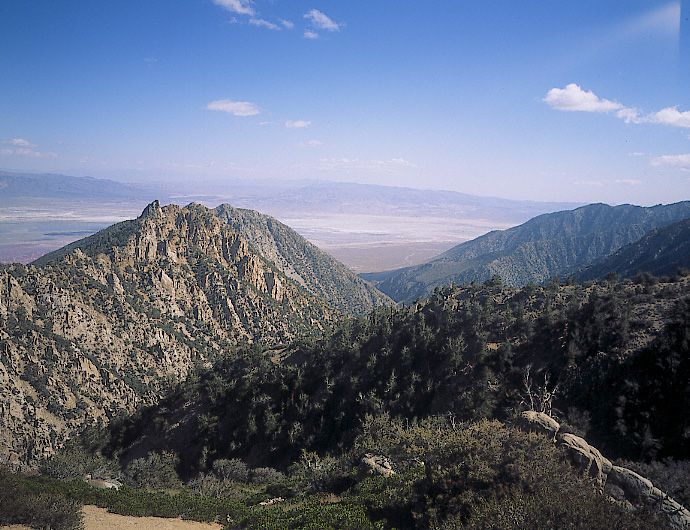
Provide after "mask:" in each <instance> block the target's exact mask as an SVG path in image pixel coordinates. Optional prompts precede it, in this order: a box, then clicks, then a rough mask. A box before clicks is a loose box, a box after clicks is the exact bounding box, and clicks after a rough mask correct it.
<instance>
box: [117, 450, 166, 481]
mask: <svg viewBox="0 0 690 530" xmlns="http://www.w3.org/2000/svg"><path fill="white" fill-rule="evenodd" d="M177 464H178V459H177V456H176V455H175V454H174V453H171V452H163V453H149V454H148V455H146V456H145V457H144V458H137V459H135V460H132V461H131V462H130V463H129V465H128V466H127V467H126V468H125V477H126V480H127V482H128V483H129V484H130V485H132V486H135V487H140V488H143V487H149V488H174V487H176V486H179V485H180V478H179V477H178V476H177V471H175V467H176V466H177Z"/></svg>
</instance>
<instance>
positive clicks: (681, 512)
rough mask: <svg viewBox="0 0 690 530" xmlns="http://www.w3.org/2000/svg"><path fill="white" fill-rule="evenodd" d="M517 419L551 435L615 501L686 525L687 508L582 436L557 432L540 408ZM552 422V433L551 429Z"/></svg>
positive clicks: (689, 523)
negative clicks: (603, 452) (612, 459)
mask: <svg viewBox="0 0 690 530" xmlns="http://www.w3.org/2000/svg"><path fill="white" fill-rule="evenodd" d="M521 420H522V424H523V426H525V427H526V428H527V429H528V430H530V431H534V432H541V433H545V434H548V435H549V437H551V438H552V439H554V440H555V441H556V443H558V445H560V446H561V447H563V448H564V449H565V450H566V451H567V453H568V456H569V457H570V458H571V460H572V461H573V464H575V465H576V466H577V467H578V468H579V469H581V470H582V471H583V473H585V474H587V475H589V476H591V477H592V478H593V479H594V480H595V481H596V483H597V484H598V485H599V486H600V487H602V488H603V489H604V491H605V492H606V493H607V495H608V496H609V497H610V498H611V499H612V500H614V501H615V502H618V503H620V504H621V505H623V506H626V507H627V508H629V509H631V510H635V509H638V508H641V507H646V508H648V509H652V510H654V511H655V512H656V513H657V514H658V515H660V516H661V517H663V518H664V519H665V520H666V521H667V522H668V523H669V525H670V526H671V527H672V528H674V529H677V530H688V529H690V511H688V510H687V509H686V508H685V507H683V506H682V505H681V504H679V503H678V502H676V501H675V500H674V499H672V498H671V497H669V496H668V495H667V494H666V493H664V492H663V491H661V490H660V489H659V488H657V487H655V486H654V484H652V482H651V481H650V480H648V479H646V478H644V477H643V476H641V475H638V474H637V473H635V472H634V471H631V470H630V469H627V468H624V467H619V466H614V465H613V464H612V463H611V461H610V460H608V459H607V458H605V457H604V456H602V454H601V453H600V452H599V451H598V450H597V449H596V448H595V447H593V446H591V445H589V444H588V443H587V442H586V441H585V440H584V438H582V437H580V436H575V435H574V434H570V433H560V432H558V431H559V430H560V425H559V424H558V422H557V421H556V420H554V419H553V418H551V417H550V416H548V415H547V414H544V413H543V412H535V411H527V412H523V413H522V416H521ZM545 426H548V428H545ZM554 426H555V427H556V431H555V433H553V427H554ZM552 433H553V435H552Z"/></svg>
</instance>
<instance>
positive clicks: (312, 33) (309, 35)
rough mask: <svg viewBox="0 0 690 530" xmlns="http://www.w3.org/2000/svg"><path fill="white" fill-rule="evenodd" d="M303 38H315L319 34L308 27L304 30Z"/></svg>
mask: <svg viewBox="0 0 690 530" xmlns="http://www.w3.org/2000/svg"><path fill="white" fill-rule="evenodd" d="M304 38H305V39H309V40H316V39H318V38H319V34H318V33H316V32H315V31H311V30H310V29H308V30H305V32H304Z"/></svg>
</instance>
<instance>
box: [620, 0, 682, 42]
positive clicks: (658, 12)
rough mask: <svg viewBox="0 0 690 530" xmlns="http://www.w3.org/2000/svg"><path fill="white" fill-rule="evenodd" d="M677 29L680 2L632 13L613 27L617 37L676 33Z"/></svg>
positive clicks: (678, 29)
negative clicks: (635, 13)
mask: <svg viewBox="0 0 690 530" xmlns="http://www.w3.org/2000/svg"><path fill="white" fill-rule="evenodd" d="M679 31H680V2H669V3H668V4H665V5H662V6H659V7H655V8H653V9H651V10H649V11H646V12H644V13H642V14H640V15H634V16H632V17H631V18H629V19H627V20H626V21H624V22H623V23H622V24H621V25H619V26H618V27H616V28H614V32H615V33H617V34H618V37H631V36H638V35H644V34H648V33H667V34H671V35H677V34H678V32H679Z"/></svg>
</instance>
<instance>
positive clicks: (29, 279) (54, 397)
mask: <svg viewBox="0 0 690 530" xmlns="http://www.w3.org/2000/svg"><path fill="white" fill-rule="evenodd" d="M259 232H260V231H258V230H257V231H256V233H255V234H254V235H253V236H252V237H254V238H257V237H258V235H257V234H258V233H259ZM256 248H257V247H256V246H254V245H253V244H252V243H250V241H249V240H248V239H247V238H246V237H245V235H244V234H243V233H239V232H238V231H237V230H236V229H234V228H233V226H231V225H229V224H228V223H227V222H225V221H224V220H223V219H220V218H219V217H218V215H217V214H216V213H215V212H214V211H213V210H209V209H207V208H205V207H203V206H199V205H190V206H187V207H185V208H181V207H178V206H166V207H164V208H161V207H160V205H159V204H158V202H154V203H152V204H150V205H149V206H148V207H147V208H146V209H145V210H144V212H143V214H142V215H141V216H140V217H139V218H137V219H135V220H132V221H125V222H123V223H119V224H117V225H114V226H112V227H110V228H108V229H106V230H103V231H102V232H99V233H98V234H95V235H94V236H91V237H89V238H86V239H83V240H81V241H78V242H76V243H73V244H72V245H69V246H67V247H65V248H64V249H61V250H59V251H57V252H54V253H51V254H48V255H46V256H44V257H43V258H41V259H39V260H38V261H37V262H36V263H35V264H34V265H32V266H28V267H25V266H22V265H10V266H5V267H1V268H0V462H9V463H10V464H11V465H12V466H13V467H26V466H27V465H31V464H32V463H34V462H35V461H36V460H37V459H39V458H41V457H43V456H46V455H48V454H50V453H51V452H53V451H54V450H55V449H56V448H57V447H58V446H59V445H60V444H61V443H62V441H64V439H65V438H66V436H68V435H69V434H70V433H72V432H74V431H75V430H77V429H80V428H81V426H83V425H84V424H85V423H86V422H95V421H103V422H107V421H108V420H109V419H110V418H111V417H113V416H114V415H116V414H118V413H121V412H132V411H133V410H134V409H135V408H136V407H137V406H138V405H140V404H143V403H150V402H152V401H154V400H155V399H156V398H157V397H158V396H160V395H161V394H162V393H163V392H164V391H166V390H168V389H169V387H170V385H171V384H174V383H175V382H176V381H180V380H183V379H184V378H185V377H186V376H187V374H188V373H189V371H190V370H191V369H192V368H193V367H194V365H195V364H199V363H200V364H205V363H208V362H210V361H212V360H213V359H214V358H217V357H218V356H221V355H225V354H227V353H229V352H232V349H233V348H234V346H235V345H236V344H237V343H239V342H245V341H249V342H253V341H261V343H262V345H264V344H265V345H266V346H270V345H271V344H276V343H281V342H285V341H288V340H290V339H292V338H293V337H295V336H296V335H297V334H301V333H313V332H314V331H317V332H318V330H319V329H321V327H322V326H323V325H324V324H325V323H327V322H329V321H330V320H332V319H333V318H335V317H337V316H338V315H340V314H341V311H340V310H341V309H343V307H344V305H343V304H340V305H339V306H337V304H334V303H333V300H332V299H330V298H329V297H328V296H327V295H325V294H324V293H323V292H322V291H319V289H318V288H316V284H317V283H318V278H319V275H318V273H317V272H314V273H313V275H312V276H311V283H309V281H307V280H306V279H304V278H303V277H304V276H306V275H307V274H306V272H303V273H302V276H300V278H302V281H300V279H299V278H295V277H291V276H290V275H288V274H286V273H285V272H284V270H285V268H286V266H285V265H284V264H283V265H281V266H277V265H276V264H275V263H274V262H272V261H271V259H270V257H266V256H264V255H261V254H260V253H259V252H257V251H256ZM293 276H294V275H293ZM351 278H354V275H352V274H351V275H350V276H344V277H342V278H341V280H340V281H341V282H342V283H345V284H347V283H348V282H350V283H351V284H352V285H353V286H359V287H358V288H357V289H359V288H360V287H362V286H365V287H367V289H370V287H368V286H366V284H363V283H360V282H361V280H359V279H357V278H355V280H356V281H355V282H351ZM307 287H309V288H307ZM353 289H355V287H353ZM355 290H356V289H355ZM364 292H368V291H366V289H364ZM362 296H364V295H362ZM374 299H376V300H381V301H385V300H386V299H385V297H383V296H382V295H379V296H378V297H376V296H374V295H373V294H372V295H371V299H370V302H371V304H373V303H374V301H373V300H374ZM336 306H337V307H336ZM345 306H347V304H345ZM360 306H361V299H360V298H357V297H355V298H353V301H352V303H351V304H349V307H351V308H354V307H360ZM372 306H373V305H372ZM370 307H371V306H370Z"/></svg>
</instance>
